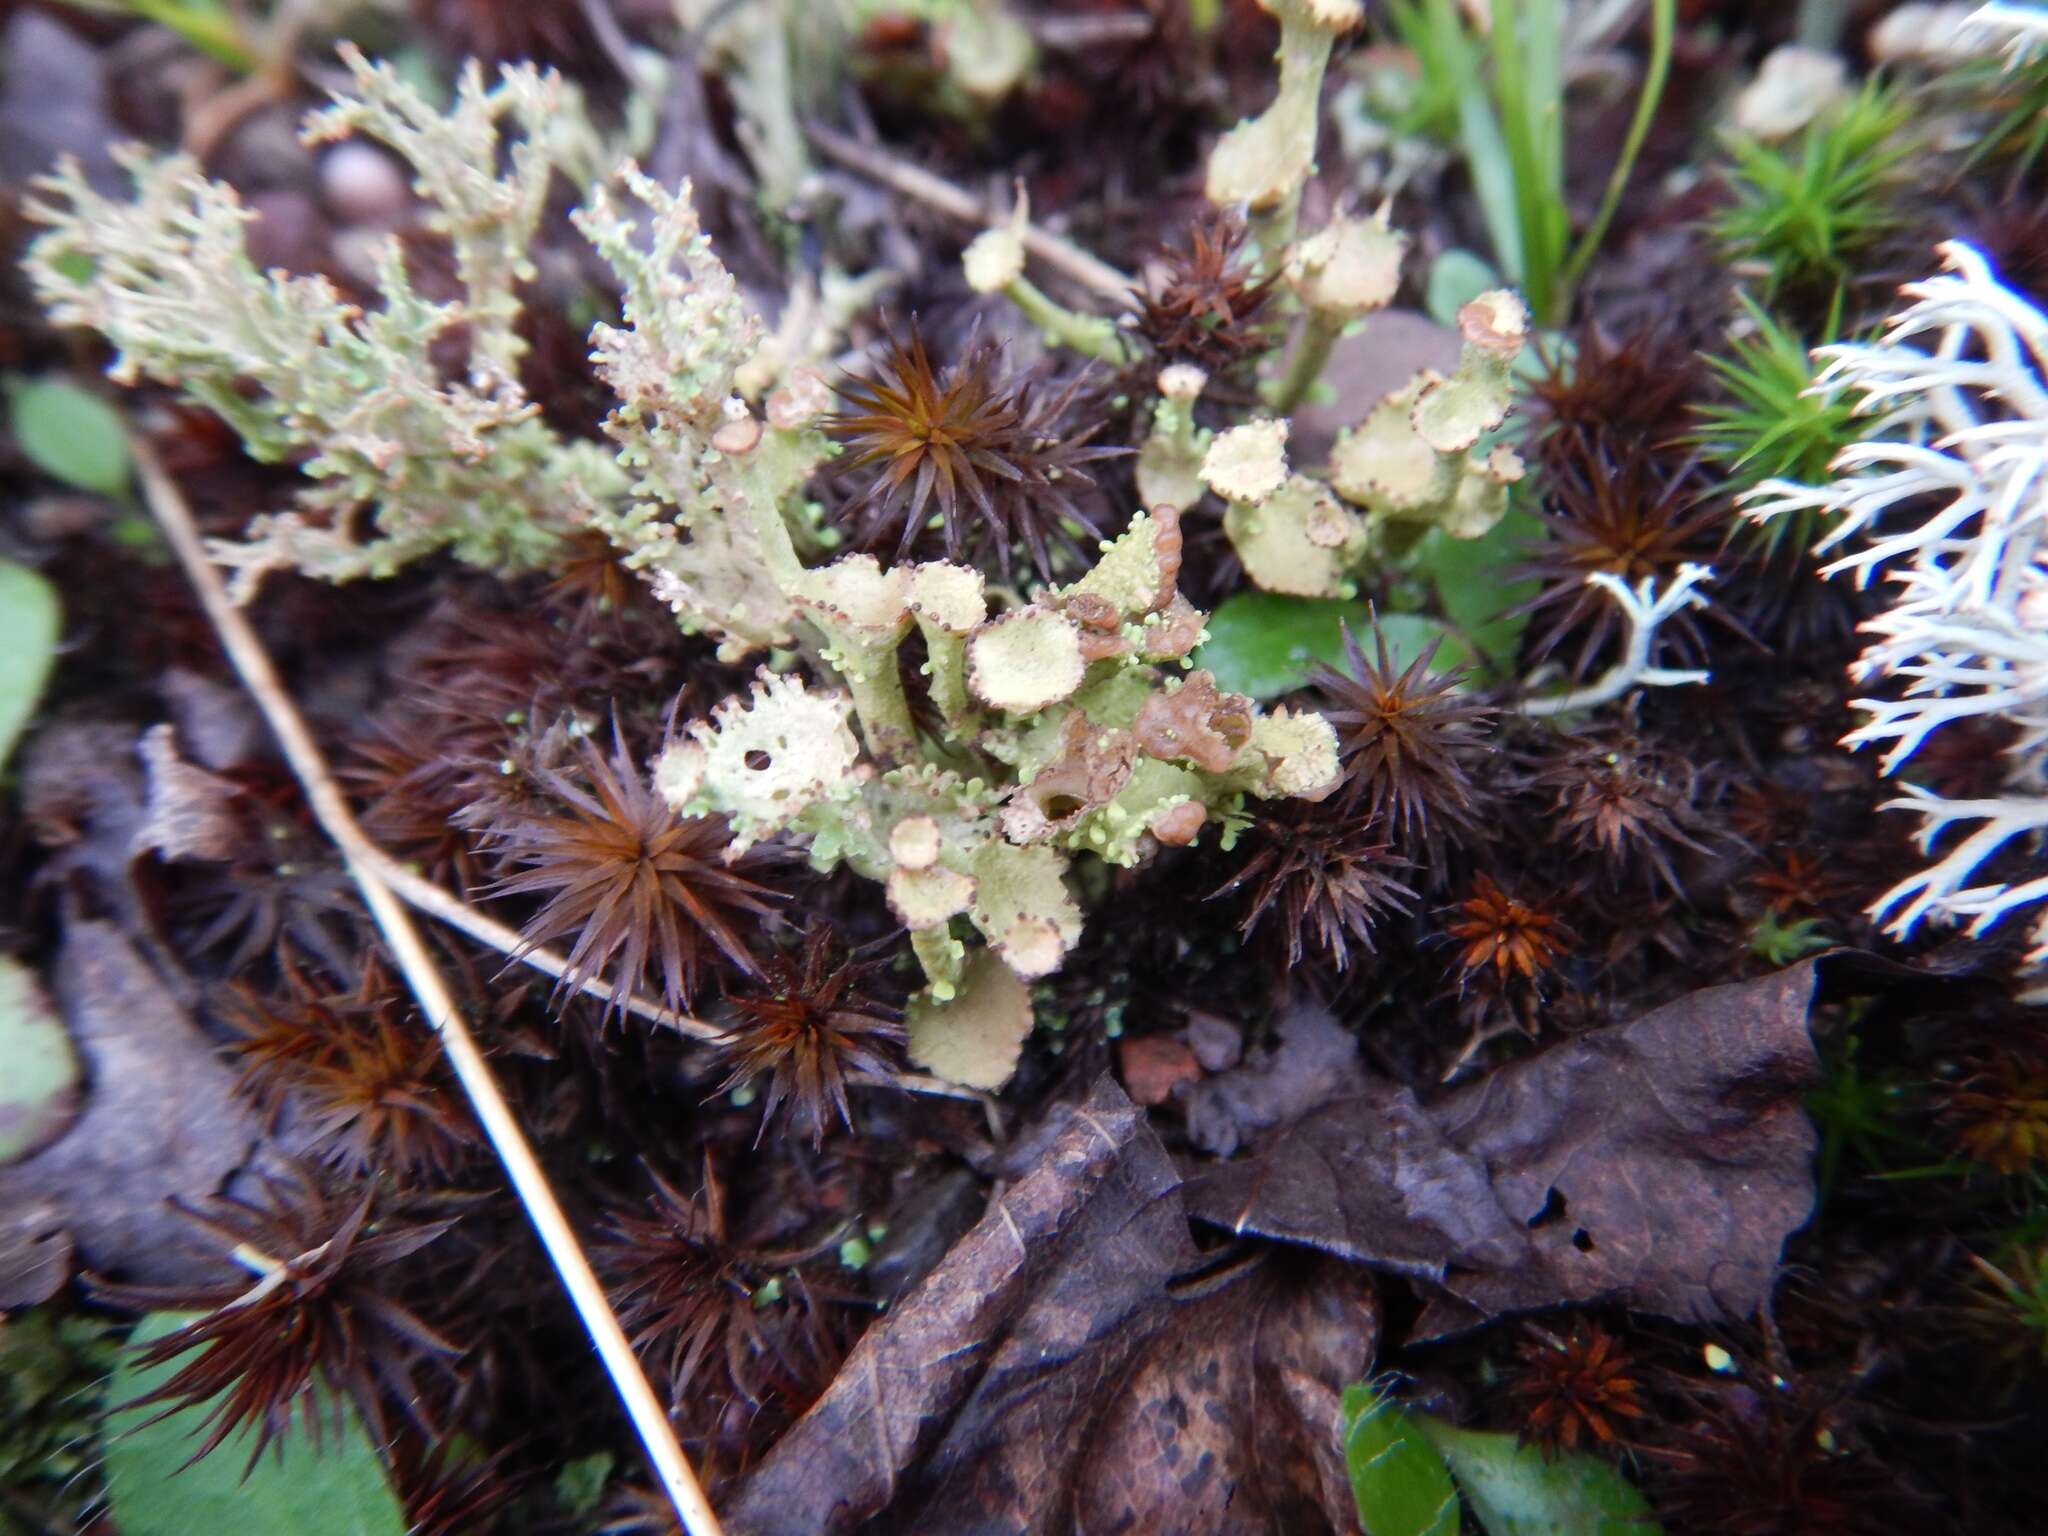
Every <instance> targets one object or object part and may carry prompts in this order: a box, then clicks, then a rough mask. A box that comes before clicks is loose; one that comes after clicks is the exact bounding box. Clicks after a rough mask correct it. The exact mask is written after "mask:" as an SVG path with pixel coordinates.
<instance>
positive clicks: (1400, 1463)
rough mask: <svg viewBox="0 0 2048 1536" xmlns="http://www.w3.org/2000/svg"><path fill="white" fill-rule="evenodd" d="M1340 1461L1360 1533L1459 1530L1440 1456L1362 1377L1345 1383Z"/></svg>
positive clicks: (1432, 1535) (1452, 1535) (1429, 1534)
mask: <svg viewBox="0 0 2048 1536" xmlns="http://www.w3.org/2000/svg"><path fill="white" fill-rule="evenodd" d="M1344 1466H1345V1468H1346V1470H1348V1471H1349V1472H1350V1474H1351V1493H1352V1497H1354V1498H1355V1499H1357V1500H1358V1519H1359V1522H1360V1523H1361V1524H1362V1525H1363V1526H1364V1527H1365V1536H1458V1490H1457V1489H1456V1487H1455V1486H1453V1484H1452V1482H1451V1474H1450V1472H1449V1470H1448V1469H1447V1468H1446V1467H1445V1466H1444V1459H1443V1457H1442V1456H1441V1455H1440V1454H1439V1453H1438V1452H1437V1451H1436V1450H1435V1448H1434V1447H1432V1446H1431V1445H1430V1443H1429V1440H1428V1439H1427V1437H1425V1436H1424V1435H1423V1433H1422V1432H1421V1431H1420V1430H1419V1429H1418V1428H1417V1427H1416V1422H1415V1420H1414V1419H1413V1418H1411V1417H1410V1415H1408V1414H1407V1413H1405V1412H1403V1411H1402V1408H1401V1405H1400V1404H1399V1403H1397V1402H1395V1401H1394V1399H1393V1397H1392V1396H1391V1395H1390V1394H1388V1393H1386V1392H1383V1391H1381V1390H1379V1389H1378V1388H1376V1387H1374V1386H1372V1385H1371V1384H1370V1383H1367V1382H1360V1383H1358V1384H1357V1385H1355V1386H1350V1387H1346V1388H1345V1389H1344Z"/></svg>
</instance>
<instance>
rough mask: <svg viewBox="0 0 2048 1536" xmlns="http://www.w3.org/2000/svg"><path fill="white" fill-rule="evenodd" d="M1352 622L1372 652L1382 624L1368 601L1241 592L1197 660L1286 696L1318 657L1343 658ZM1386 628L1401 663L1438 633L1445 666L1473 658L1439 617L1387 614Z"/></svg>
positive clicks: (1212, 620)
mask: <svg viewBox="0 0 2048 1536" xmlns="http://www.w3.org/2000/svg"><path fill="white" fill-rule="evenodd" d="M1345 624H1349V625H1350V626H1351V631H1352V633H1353V634H1355V635H1357V636H1358V638H1359V642H1360V643H1361V644H1362V645H1364V646H1365V647H1366V648H1367V650H1368V651H1370V649H1371V647H1372V632H1373V629H1374V623H1373V617H1372V610H1371V609H1370V608H1368V607H1367V606H1366V605H1365V604H1364V603H1359V602H1348V603H1347V602H1342V601H1339V600H1337V599H1334V598H1316V597H1282V596H1280V595H1278V594H1277V593H1272V592H1240V593H1238V594H1236V595H1235V596H1233V597H1227V598H1225V599H1224V600H1223V602H1222V604H1221V605H1220V606H1219V607H1218V608H1217V609H1216V611H1215V612H1214V613H1212V614H1210V615H1209V622H1208V626H1207V628H1208V632H1209V638H1208V639H1207V640H1205V641H1203V642H1202V645H1201V648H1200V649H1198V650H1197V651H1196V652H1195V656H1194V661H1195V665H1196V666H1198V667H1207V668H1208V669H1209V670H1210V671H1211V672H1213V673H1215V675H1216V686H1217V687H1219V688H1221V689H1223V690H1225V691H1226V692H1229V693H1248V694H1250V695H1251V696H1252V697H1253V698H1255V699H1272V698H1278V697H1279V696H1280V695H1281V694H1283V693H1290V692H1292V691H1293V690H1294V689H1296V688H1299V687H1301V686H1302V685H1303V684H1304V683H1306V682H1307V681H1308V677H1309V672H1310V671H1311V670H1312V669H1313V668H1314V666H1315V664H1316V663H1317V662H1319V661H1321V662H1327V663H1329V665H1331V666H1333V667H1334V666H1340V665H1342V663H1343V660H1344V632H1343V629H1342V626H1343V625H1345ZM1378 629H1379V632H1380V633H1381V634H1383V635H1384V636H1386V640H1387V651H1388V653H1389V654H1390V655H1391V656H1393V657H1394V658H1395V664H1396V665H1397V666H1400V665H1405V664H1406V663H1407V662H1409V661H1410V660H1412V659H1413V658H1414V657H1415V656H1417V655H1419V654H1420V653H1421V651H1422V648H1423V647H1424V646H1426V645H1428V644H1429V642H1430V641H1432V640H1434V639H1436V638H1437V637H1438V636H1443V639H1444V643H1443V648H1442V649H1441V650H1439V651H1438V652H1437V655H1436V660H1435V662H1434V663H1433V665H1434V666H1435V668H1436V669H1437V670H1438V671H1444V670H1447V669H1449V668H1451V667H1455V666H1459V665H1462V664H1464V663H1466V662H1468V661H1470V660H1471V652H1470V650H1469V649H1468V648H1467V647H1466V646H1465V644H1464V643H1463V642H1462V641H1461V640H1459V638H1458V637H1457V636H1456V635H1454V634H1451V633H1450V632H1449V631H1448V630H1446V629H1445V628H1444V626H1443V625H1441V624H1439V623H1437V622H1436V620H1434V619H1426V618H1423V617H1422V616H1421V615H1419V614H1412V613H1392V614H1386V615H1384V616H1383V617H1381V619H1380V620H1379V623H1378Z"/></svg>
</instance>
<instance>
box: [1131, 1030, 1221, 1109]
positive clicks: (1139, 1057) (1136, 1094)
mask: <svg viewBox="0 0 2048 1536" xmlns="http://www.w3.org/2000/svg"><path fill="white" fill-rule="evenodd" d="M1116 1054H1117V1061H1118V1064H1119V1065H1120V1066H1122V1068H1123V1073H1124V1091H1125V1092H1126V1093H1128V1094H1130V1096H1131V1101H1132V1102H1133V1103H1136V1104H1143V1105H1144V1106H1145V1107H1146V1108H1148V1109H1150V1108H1151V1107H1152V1106H1154V1105H1157V1104H1164V1103H1165V1102H1166V1101H1167V1100H1168V1099H1170V1098H1172V1097H1173V1090H1174V1089H1175V1088H1176V1087H1178V1086H1179V1085H1180V1084H1182V1083H1192V1082H1195V1081H1197V1080H1198V1079H1199V1078H1200V1077H1201V1075H1202V1068H1201V1064H1200V1063H1199V1062H1197V1061H1196V1060H1195V1053H1194V1052H1193V1051H1191V1050H1189V1049H1188V1048H1187V1047H1186V1046H1185V1045H1182V1044H1181V1043H1180V1041H1178V1040H1176V1039H1174V1038H1173V1036H1171V1035H1139V1036H1137V1037H1135V1038H1129V1039H1123V1040H1119V1041H1117V1043H1116Z"/></svg>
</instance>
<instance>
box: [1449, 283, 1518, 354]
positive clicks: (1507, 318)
mask: <svg viewBox="0 0 2048 1536" xmlns="http://www.w3.org/2000/svg"><path fill="white" fill-rule="evenodd" d="M1458 334H1459V335H1460V336H1462V337H1463V338H1464V339H1465V340H1466V341H1467V342H1469V343H1470V344H1471V345H1473V346H1475V347H1479V348H1481V349H1483V350H1484V351H1487V352H1491V353H1492V354H1493V355H1494V356H1496V357H1500V358H1512V357H1513V356H1514V355H1515V354H1516V353H1517V352H1520V351H1521V350H1522V344H1523V343H1524V342H1526V341H1527V340H1528V339H1529V306H1528V305H1526V304H1524V303H1523V302H1522V301H1521V299H1520V298H1519V297H1518V296H1517V295H1516V294H1515V293H1513V292H1512V291H1510V290H1509V289H1506V288H1495V289H1491V290H1490V291H1488V292H1486V293H1482V294H1480V295H1479V297H1478V298H1476V299H1474V300H1472V301H1471V303H1469V304H1466V305H1465V306H1464V307H1463V308H1461V309H1460V310H1459V311H1458Z"/></svg>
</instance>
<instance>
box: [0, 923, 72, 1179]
mask: <svg viewBox="0 0 2048 1536" xmlns="http://www.w3.org/2000/svg"><path fill="white" fill-rule="evenodd" d="M0 1062H5V1063H6V1069H5V1070H4V1071H0V1166H4V1165H5V1164H7V1163H11V1162H14V1161H16V1160H17V1159H19V1158H23V1157H26V1156H28V1154H29V1153H31V1152H33V1151H35V1150H36V1149H38V1148H39V1147H43V1146H47V1145H48V1144H49V1143H50V1142H52V1141H55V1140H56V1139H57V1137H58V1136H60V1135H62V1134H63V1131H64V1128H65V1127H66V1126H67V1125H69V1124H70V1123H71V1116H72V1114H73V1112H74V1111H75V1110H76V1109H77V1107H78V1056H77V1054H76V1053H75V1052H74V1051H73V1050H72V1049H71V1037H70V1035H69V1034H67V1033H66V1032H65V1029H64V1021H63V1020H62V1019H60V1018H58V1017H57V1010H56V1009H55V1008H53V1007H52V1006H51V1005H50V999H49V997H48V995H47V994H45V993H44V991H43V989H42V987H41V986H40V985H38V983H37V981H36V978H35V976H34V974H33V973H32V972H31V971H30V970H29V969H28V967H27V966H25V965H23V964H22V963H21V962H20V961H19V960H16V959H14V958H13V957H12V956H9V955H0Z"/></svg>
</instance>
